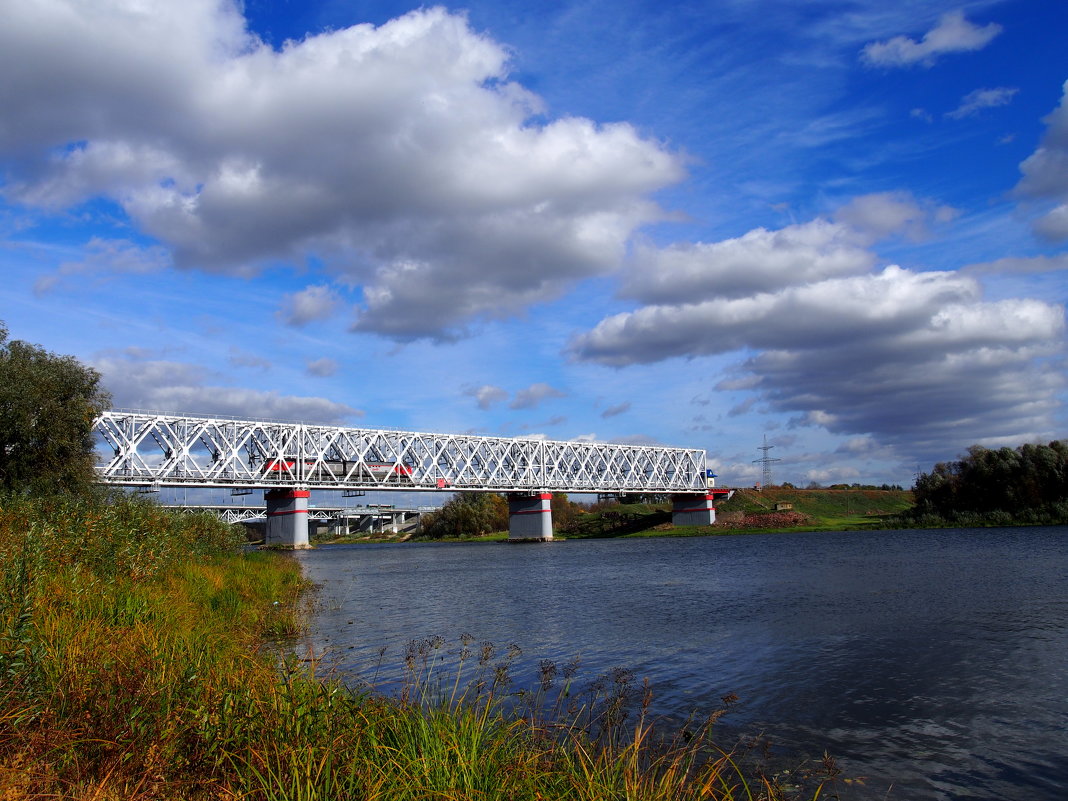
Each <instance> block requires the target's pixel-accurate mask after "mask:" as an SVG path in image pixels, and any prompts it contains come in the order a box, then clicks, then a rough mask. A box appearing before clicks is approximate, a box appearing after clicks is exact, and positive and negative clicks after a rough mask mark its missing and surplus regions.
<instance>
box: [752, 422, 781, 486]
mask: <svg viewBox="0 0 1068 801" xmlns="http://www.w3.org/2000/svg"><path fill="white" fill-rule="evenodd" d="M774 447H775V446H774V445H768V435H767V434H765V435H764V444H763V445H758V446H757V450H758V451H764V455H763V456H761V457H760V458H759V459H754V460H753V463H754V464H756V463H757V462H759V463H760V470H761V478H760V486H762V487H770V486H771V463H772V462H781V461H782V459H773V458H771V457H770V456H768V451H770V450H771V449H772V448H774Z"/></svg>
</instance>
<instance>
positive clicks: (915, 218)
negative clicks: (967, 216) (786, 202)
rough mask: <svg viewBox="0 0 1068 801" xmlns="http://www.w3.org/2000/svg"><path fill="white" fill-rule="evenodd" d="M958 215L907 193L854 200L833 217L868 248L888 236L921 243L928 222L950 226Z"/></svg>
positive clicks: (953, 210) (863, 197)
mask: <svg viewBox="0 0 1068 801" xmlns="http://www.w3.org/2000/svg"><path fill="white" fill-rule="evenodd" d="M957 214H958V212H957V210H956V209H954V208H951V207H950V206H938V205H936V204H934V203H932V202H930V201H921V200H918V199H917V198H915V197H914V196H913V195H912V194H911V193H910V192H877V193H874V194H870V195H861V196H859V197H855V198H853V199H852V200H850V201H849V202H848V203H846V204H845V205H844V206H842V207H841V208H839V209H838V210H837V211H836V212H835V215H834V216H835V219H836V220H838V221H839V222H843V223H846V224H848V225H850V226H851V227H852V228H853V229H855V230H856V231H857V232H859V233H860V234H862V235H863V239H862V240H861V241H864V242H865V243H866V244H870V243H871V242H874V241H877V240H880V239H882V238H883V237H886V236H890V235H891V234H903V235H904V236H906V237H908V238H909V239H914V240H916V239H924V238H925V237H926V236H927V235H928V224H929V223H930V222H932V221H933V222H935V223H945V222H949V221H950V220H952V219H953V218H954V217H956V216H957Z"/></svg>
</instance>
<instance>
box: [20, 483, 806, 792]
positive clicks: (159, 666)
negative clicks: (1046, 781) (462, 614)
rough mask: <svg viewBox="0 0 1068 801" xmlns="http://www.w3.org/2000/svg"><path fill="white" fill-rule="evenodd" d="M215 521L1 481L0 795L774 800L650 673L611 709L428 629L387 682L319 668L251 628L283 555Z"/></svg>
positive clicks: (552, 675) (555, 676)
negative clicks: (530, 681)
mask: <svg viewBox="0 0 1068 801" xmlns="http://www.w3.org/2000/svg"><path fill="white" fill-rule="evenodd" d="M230 536H231V535H230V532H229V529H228V528H227V527H225V526H223V525H221V524H219V523H218V522H217V521H214V520H212V519H210V518H201V517H197V516H194V517H186V516H182V515H178V514H171V513H167V512H165V511H163V510H160V509H158V507H153V506H152V505H151V504H150V503H147V502H145V501H141V500H138V499H125V498H119V499H116V500H115V501H114V502H113V503H112V504H107V503H103V502H99V501H90V500H86V501H82V502H81V503H78V502H75V501H73V500H70V499H62V500H59V501H56V500H55V499H47V500H39V499H32V498H27V497H26V496H24V495H9V496H2V497H0V582H2V583H0V798H3V799H5V800H7V799H10V801H21V800H22V799H27V800H28V799H31V798H34V799H35V798H70V799H74V798H96V799H105V800H107V799H116V800H117V799H161V800H163V799H166V800H167V801H170V800H171V799H173V800H174V801H178V799H183V800H184V799H238V798H240V799H247V801H267V800H268V799H278V801H283V800H284V801H292V800H293V799H324V800H325V799H349V798H351V799H381V800H382V801H385V800H386V799H389V800H390V801H394V800H397V801H403V800H404V799H411V800H412V801H416V799H419V800H420V801H423V800H425V799H430V798H434V799H455V801H460V799H470V798H479V799H486V801H489V800H490V799H500V801H505V799H508V801H525V800H526V799H529V801H535V799H549V798H552V799H562V800H563V801H566V800H567V799H575V801H580V800H581V801H606V799H622V798H626V799H632V801H660V800H663V801H667V800H668V799H671V800H672V801H674V800H675V799H683V800H685V799H694V800H695V801H696V799H704V800H705V801H731V799H742V798H747V799H768V800H769V801H770V799H781V798H782V797H783V795H782V793H781V791H780V790H779V789H778V788H777V787H776V786H775V785H774V783H773V782H772V781H771V780H770V779H766V778H764V777H763V776H760V775H758V774H755V773H754V772H752V771H751V769H750V768H749V767H748V766H747V767H746V769H741V768H740V767H739V761H738V759H737V755H736V754H733V753H724V752H722V751H719V750H718V749H717V748H716V746H715V744H714V743H713V742H712V741H711V740H710V739H709V737H708V734H709V731H710V726H711V723H712V722H713V721H714V720H715V718H716V716H718V714H719V712H718V711H717V712H714V713H713V715H712V716H710V717H709V719H708V721H707V723H706V725H704V726H701V725H700V722H695V723H696V725H694V726H688V727H687V731H685V732H682V733H681V735H680V737H679V738H678V739H670V738H669V739H664V738H660V737H658V736H657V735H656V734H654V732H653V727H652V723H651V722H650V720H649V719H647V717H646V710H647V707H648V703H647V700H646V699H647V697H648V694H647V692H646V693H645V694H643V697H642V699H641V710H640V714H639V716H638V717H637V719H636V720H635V719H634V718H633V717H628V715H627V710H626V709H625V707H626V703H627V700H628V699H629V698H633V697H634V695H635V693H634V692H633V690H634V688H633V686H632V684H631V682H630V677H629V674H626V673H625V672H620V673H613V674H612V675H610V676H608V677H607V678H606V679H605V680H604V681H603V682H601V683H600V685H597V683H596V682H595V683H594V684H593V685H590V689H589V690H582V689H581V688H579V689H575V688H574V687H573V680H572V678H571V674H572V672H573V670H574V668H572V667H570V666H568V667H565V668H563V669H562V670H561V671H557V669H556V668H555V666H554V665H551V664H548V663H542V669H541V674H542V675H541V677H540V683H541V687H542V691H543V693H545V695H535V696H534V697H531V696H530V695H522V694H518V693H516V692H515V691H514V689H513V688H512V687H511V686H510V679H509V670H510V668H511V663H512V661H513V660H514V659H515V657H516V652H515V651H514V650H513V649H509V650H508V652H507V653H506V654H499V653H498V652H497V651H496V649H494V648H493V646H492V645H489V644H481V645H479V646H475V647H471V645H472V643H471V640H470V638H463V639H462V648H461V651H460V654H459V665H458V667H457V668H456V672H455V674H454V675H447V674H445V673H442V672H441V671H442V664H443V662H442V657H443V656H444V653H443V651H442V648H443V646H444V641H443V640H441V639H440V638H433V639H432V640H428V641H425V642H421V643H414V644H413V645H412V647H411V648H410V649H409V654H408V659H409V660H410V662H408V664H410V670H411V673H410V682H409V683H408V685H407V687H406V689H405V691H403V692H402V693H401V694H400V695H399V696H398V697H386V696H382V695H377V694H373V693H370V692H364V691H358V690H351V689H349V688H346V687H345V686H343V685H341V684H340V683H337V682H336V681H323V680H321V679H320V678H318V677H317V676H316V675H315V663H314V661H311V662H301V661H298V660H296V659H294V658H292V657H286V656H284V653H285V651H284V650H274V649H270V648H266V647H265V645H266V644H267V642H268V641H269V639H270V638H271V637H273V636H275V635H284V634H293V633H294V631H295V630H296V629H297V628H298V627H299V623H300V619H301V618H300V615H299V606H298V599H299V597H300V593H301V591H302V590H303V589H304V588H305V586H306V582H305V581H304V579H303V578H302V576H301V572H300V564H299V563H298V562H296V561H294V560H292V559H290V558H288V557H285V556H281V555H278V554H268V553H252V554H245V555H242V554H235V553H234V552H233V551H232V550H231V546H232V540H231V539H230ZM476 663H477V664H476ZM554 687H555V689H556V692H558V701H557V702H555V703H552V698H551V697H550V696H549V695H547V694H548V693H549V692H550V691H551V690H552V689H553V688H554ZM545 699H548V700H549V703H545ZM819 781H820V779H819V778H817V779H816V782H817V783H818V782H819ZM818 795H819V791H818V788H817V789H816V790H815V791H814V794H811V795H810V797H812V798H815V797H817V796H818Z"/></svg>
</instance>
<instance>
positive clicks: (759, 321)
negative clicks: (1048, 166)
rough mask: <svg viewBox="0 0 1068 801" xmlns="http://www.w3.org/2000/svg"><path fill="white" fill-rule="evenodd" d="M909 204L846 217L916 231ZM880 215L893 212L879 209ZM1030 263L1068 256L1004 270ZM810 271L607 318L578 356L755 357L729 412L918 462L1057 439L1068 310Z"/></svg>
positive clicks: (953, 276) (904, 280)
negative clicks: (866, 444) (1005, 441)
mask: <svg viewBox="0 0 1068 801" xmlns="http://www.w3.org/2000/svg"><path fill="white" fill-rule="evenodd" d="M908 206H909V204H908V203H904V202H901V201H900V199H898V200H896V201H895V200H894V199H893V198H887V197H881V198H878V197H877V198H875V199H874V200H869V201H868V202H866V203H861V204H856V205H851V206H849V207H845V208H846V211H845V212H844V213H843V214H841V215H840V216H841V217H842V218H844V219H849V220H850V221H851V222H852V223H854V224H855V225H858V226H862V227H863V226H864V220H867V221H868V222H869V223H871V220H876V221H877V220H879V219H882V220H883V221H884V225H883V226H882V227H880V226H879V225H875V224H868V225H867V227H868V229H869V233H878V232H879V231H880V230H881V231H883V232H885V231H887V230H890V229H905V230H907V229H908V228H909V226H910V225H913V224H915V223H916V221H917V220H916V217H915V216H914V215H913V214H912V213H906V212H907V211H908ZM880 208H881V209H883V210H884V211H885V212H886V216H885V217H883V216H881V215H878V214H875V213H874V212H875V211H877V210H879V209H880ZM862 218H863V219H862ZM835 224H836V225H842V224H844V223H842V222H839V223H835ZM758 233H760V236H762V237H763V236H765V233H764V232H758ZM741 239H744V237H742V238H741ZM735 241H740V240H728V244H729V243H733V242H735ZM864 261H865V260H861V259H858V260H857V263H858V264H862V263H864ZM869 263H870V262H869ZM992 264H993V265H997V263H992ZM1025 266H1028V267H1035V266H1041V267H1042V268H1046V269H1059V268H1060V260H1059V259H1057V258H1056V257H1053V258H1049V259H1047V260H1043V261H1040V262H1039V261H1031V260H1028V263H1027V264H1026V265H1025V264H1019V263H1007V264H1003V265H1001V266H1000V267H1001V269H1008V268H1010V267H1016V268H1021V267H1025ZM978 267H981V266H977V268H973V270H972V272H980V271H981V270H980V269H978ZM985 269H991V270H994V269H998V268H997V267H989V268H985ZM821 272H822V274H821ZM811 274H812V275H813V277H812V278H811V279H809V280H807V281H804V282H792V281H790V280H784V281H783V283H782V285H781V286H780V287H778V288H777V289H760V288H757V287H755V286H753V283H752V281H751V279H750V278H749V276H747V275H745V274H741V275H739V276H738V280H740V281H741V282H743V284H744V285H746V286H747V287H751V288H750V289H749V292H748V293H747V294H745V295H744V296H727V294H726V292H724V293H723V294H722V295H718V296H717V295H712V294H705V293H702V292H697V291H695V292H692V293H691V294H690V296H689V297H688V298H677V297H674V296H672V297H670V298H667V297H666V298H665V299H664V300H662V301H660V302H655V303H651V304H649V305H645V306H642V307H640V308H638V309H636V310H634V311H629V312H624V313H621V314H616V315H613V316H610V317H608V318H605V319H604V320H602V321H601V322H600V323H598V324H597V325H596V326H595V327H594V328H593V329H592V330H590V331H587V332H585V333H581V334H578V335H576V336H575V337H574V338H573V340H572V342H571V352H572V354H573V355H574V356H575V357H576V358H578V359H580V360H584V361H592V362H597V363H600V364H605V365H609V366H615V367H624V366H627V365H634V364H648V363H652V362H657V361H661V360H665V359H670V358H678V357H682V358H695V357H700V356H707V355H714V354H730V353H749V354H751V355H749V356H748V357H747V358H746V359H745V360H744V361H743V362H742V363H741V364H740V365H738V366H736V367H735V368H734V369H733V370H732V374H731V375H730V377H729V378H725V379H724V380H722V381H720V382H719V384H718V385H717V389H723V390H732V391H745V392H748V393H751V397H750V399H748V400H745V401H742V402H740V403H738V404H736V405H735V406H734V407H733V408H732V409H731V410H730V412H728V414H730V415H740V414H744V413H745V412H747V411H749V410H750V409H751V408H752V407H753V405H754V403H755V402H760V403H761V407H762V409H767V410H769V411H771V412H777V413H783V414H788V415H792V421H791V425H793V426H820V427H823V428H825V429H827V430H829V431H831V432H834V433H838V434H845V435H852V436H858V435H859V436H869V435H870V436H873V437H876V438H878V439H879V440H880V441H881V442H886V443H890V444H895V445H899V446H901V447H903V448H906V449H908V450H909V456H910V457H911V458H915V457H919V456H928V455H933V456H934V457H935V458H940V457H944V455H945V453H946V452H947V451H948V452H951V453H952V452H955V451H956V450H959V448H961V447H964V446H965V445H966V444H970V443H972V442H978V441H983V440H984V439H988V438H990V437H993V436H1000V437H1007V436H1015V437H1017V438H1018V439H1019V440H1020V441H1024V440H1026V439H1028V438H1031V437H1034V436H1043V435H1048V434H1050V433H1052V431H1053V429H1054V428H1055V426H1054V424H1053V420H1054V417H1055V413H1056V409H1057V403H1058V401H1057V394H1058V393H1059V392H1060V391H1061V390H1062V389H1063V387H1064V385H1065V384H1064V379H1063V378H1062V375H1061V373H1060V372H1059V371H1058V370H1056V369H1049V367H1048V365H1049V360H1050V359H1052V358H1056V357H1057V355H1058V354H1059V353H1060V352H1061V348H1062V347H1063V339H1064V310H1063V308H1061V307H1060V306H1057V305H1053V304H1048V303H1044V302H1042V301H1039V300H1030V299H1010V300H1002V301H998V302H986V301H984V300H983V298H982V287H981V286H980V284H979V282H978V280H977V278H976V277H975V276H974V275H973V274H971V273H961V272H917V271H914V270H907V269H903V268H901V267H897V266H888V267H885V268H883V269H881V270H879V271H871V272H864V273H861V274H856V275H846V276H836V275H833V274H830V271H820V270H818V269H812V273H811ZM723 280H724V281H729V280H731V276H730V275H729V274H724V276H723Z"/></svg>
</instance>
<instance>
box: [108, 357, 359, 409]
mask: <svg viewBox="0 0 1068 801" xmlns="http://www.w3.org/2000/svg"><path fill="white" fill-rule="evenodd" d="M92 366H93V367H94V368H96V369H97V370H99V371H100V373H101V375H102V376H103V383H104V386H105V387H106V388H107V389H108V391H109V392H111V394H112V396H113V400H114V405H115V406H116V407H117V408H125V409H144V410H149V411H157V412H173V413H180V414H205V415H225V416H229V417H239V418H249V419H268V420H287V421H297V422H308V423H323V424H344V423H347V422H351V420H352V418H355V417H362V416H363V412H361V411H360V410H358V409H354V408H352V407H351V406H347V405H345V404H342V403H335V402H334V401H331V400H328V399H326V398H316V397H302V396H294V395H282V394H279V393H278V392H275V391H263V390H255V389H246V388H242V387H230V386H225V385H222V384H220V383H212V382H218V381H219V380H220V379H221V378H222V377H221V376H218V375H215V374H213V373H211V372H210V371H208V370H206V369H205V368H203V367H201V366H199V365H195V364H189V363H186V362H173V361H162V360H157V361H139V360H133V359H123V358H115V357H103V358H99V359H96V360H95V361H94V362H93V364H92Z"/></svg>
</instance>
